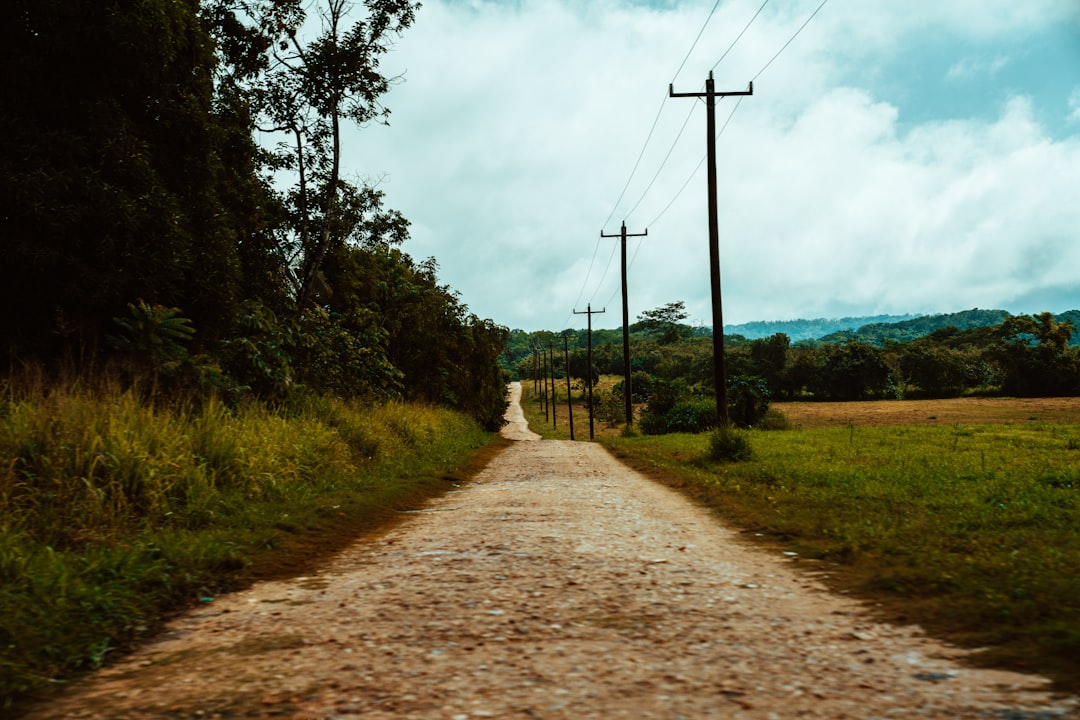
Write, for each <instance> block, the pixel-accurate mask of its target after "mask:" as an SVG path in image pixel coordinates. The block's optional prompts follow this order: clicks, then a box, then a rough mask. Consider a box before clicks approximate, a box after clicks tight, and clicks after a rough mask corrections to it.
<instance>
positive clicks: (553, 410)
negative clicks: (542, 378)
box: [548, 343, 559, 427]
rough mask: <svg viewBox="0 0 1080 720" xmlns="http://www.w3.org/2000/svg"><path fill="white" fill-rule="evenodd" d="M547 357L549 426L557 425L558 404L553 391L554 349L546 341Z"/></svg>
mask: <svg viewBox="0 0 1080 720" xmlns="http://www.w3.org/2000/svg"><path fill="white" fill-rule="evenodd" d="M548 359H549V362H548V368H549V369H550V370H551V427H558V426H559V423H558V421H557V420H556V418H557V417H558V410H557V407H558V406H557V405H556V404H555V403H556V400H557V397H558V396H557V395H556V392H555V350H554V349H553V348H552V347H551V343H548Z"/></svg>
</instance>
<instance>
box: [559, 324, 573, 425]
mask: <svg viewBox="0 0 1080 720" xmlns="http://www.w3.org/2000/svg"><path fill="white" fill-rule="evenodd" d="M562 349H563V364H564V365H565V366H566V414H567V417H568V419H569V422H570V439H571V440H573V439H574V394H573V392H572V391H571V389H570V336H569V335H566V334H563V336H562Z"/></svg>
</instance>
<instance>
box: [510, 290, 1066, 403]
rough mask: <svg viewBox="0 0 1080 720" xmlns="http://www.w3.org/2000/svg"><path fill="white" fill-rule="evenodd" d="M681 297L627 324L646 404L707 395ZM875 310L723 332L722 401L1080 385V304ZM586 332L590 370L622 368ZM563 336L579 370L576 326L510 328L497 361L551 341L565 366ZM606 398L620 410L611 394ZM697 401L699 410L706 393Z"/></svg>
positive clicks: (606, 344) (530, 365)
mask: <svg viewBox="0 0 1080 720" xmlns="http://www.w3.org/2000/svg"><path fill="white" fill-rule="evenodd" d="M682 307H683V305H682V303H679V302H676V303H670V304H669V305H666V306H664V307H661V308H657V309H655V310H650V311H647V312H645V313H642V315H641V316H640V317H639V318H638V322H636V323H632V324H631V326H630V347H631V351H630V356H631V369H632V371H633V377H632V381H631V390H632V393H633V395H634V400H635V402H638V403H643V404H645V406H646V413H649V412H655V411H657V410H658V409H659V410H661V411H664V412H666V411H668V410H670V409H671V408H672V407H673V406H674V405H675V404H678V403H681V402H691V401H694V400H695V399H697V400H699V401H700V400H702V399H703V398H706V397H710V396H711V395H712V392H713V391H712V385H713V376H712V362H713V357H712V339H711V335H710V334H709V332H708V330H707V329H704V330H703V329H702V328H694V327H691V326H689V325H685V324H683V323H682V322H681V320H682V319H684V318H685V312H683V310H682ZM850 320H852V319H849V321H850ZM874 320H875V322H871V323H866V324H862V325H859V326H858V327H857V328H856V329H852V330H846V331H843V332H837V331H835V330H830V331H829V332H828V333H827V334H825V335H824V336H822V337H818V338H814V339H804V340H801V341H799V342H792V341H791V339H790V338H789V337H788V335H787V334H785V333H783V332H776V333H774V334H772V335H769V336H766V337H760V338H753V339H750V338H747V337H745V336H743V335H739V334H728V333H725V336H724V346H725V349H726V352H725V356H726V362H727V372H728V383H729V387H728V396H729V404H730V405H732V410H733V411H737V410H740V408H738V407H737V405H738V404H739V403H740V402H744V403H750V404H751V405H754V406H756V408H757V411H756V412H754V411H750V414H749V415H746V414H745V413H744V414H742V415H740V413H739V412H735V414H734V416H735V417H748V418H750V419H751V420H757V419H760V415H761V413H762V412H763V411H764V410H765V409H766V408H767V407H768V402H769V401H771V400H864V399H888V398H919V397H954V396H961V395H970V394H984V395H1010V396H1073V395H1080V348H1078V347H1077V345H1076V341H1077V333H1076V328H1077V325H1078V324H1080V311H1076V310H1072V311H1069V312H1066V313H1062V314H1060V315H1056V316H1055V315H1053V314H1051V313H1040V314H1037V315H1010V314H1009V313H1007V312H1005V311H1002V310H979V309H974V310H968V311H965V312H960V313H952V314H943V315H933V316H926V317H917V318H906V319H903V320H900V321H897V322H892V323H884V322H879V321H877V320H878V319H874ZM811 326H817V327H819V328H821V329H826V328H828V327H829V326H828V324H826V323H821V322H817V321H810V322H809V324H808V325H807V326H806V327H811ZM592 335H593V337H592V343H593V368H592V376H593V377H594V378H595V377H599V376H600V375H622V374H623V373H624V366H623V355H622V330H621V329H616V330H594V331H593V334H592ZM564 336H565V337H567V339H568V347H569V353H568V356H569V365H570V375H571V376H572V377H574V378H585V377H587V376H588V361H587V349H586V345H587V342H588V338H587V334H586V332H585V331H584V330H568V331H565V332H564V333H559V334H556V333H551V332H539V333H526V332H524V331H522V330H513V331H511V333H510V337H509V339H508V341H507V352H506V353H505V354H504V356H503V359H502V360H503V363H504V365H505V367H506V368H507V370H508V371H509V372H513V373H516V374H517V375H518V376H520V377H525V378H528V377H532V376H533V373H534V372H535V360H536V357H537V355H536V352H535V350H536V348H537V347H539V348H541V349H544V348H547V347H549V346H550V347H554V348H556V349H557V350H556V352H555V353H554V356H555V357H554V365H555V367H556V373H557V374H558V375H559V376H561V377H565V375H563V374H562V373H564V372H565V371H564V369H563V366H564V364H565V362H564V360H563V350H562V348H563V337H564ZM541 355H542V353H541ZM619 392H621V384H620V385H617V386H616V393H619ZM740 398H741V400H740ZM606 401H607V399H606V398H605V397H604V394H603V393H601V394H600V400H599V401H598V407H597V408H596V410H597V412H600V413H603V411H604V408H603V407H601V406H600V404H601V403H604V402H606ZM611 405H612V406H613V407H614V408H615V412H614V417H618V407H619V403H618V402H614V403H611ZM744 409H745V408H744ZM686 412H690V410H689V409H686ZM696 412H698V413H699V414H700V413H707V412H708V403H707V402H706V403H704V406H703V409H702V408H699V409H698V410H697V411H696ZM714 414H715V413H714ZM706 422H715V418H712V417H711V416H710V417H709V418H708V419H707V420H706Z"/></svg>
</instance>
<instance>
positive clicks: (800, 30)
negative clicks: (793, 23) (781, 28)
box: [750, 0, 829, 82]
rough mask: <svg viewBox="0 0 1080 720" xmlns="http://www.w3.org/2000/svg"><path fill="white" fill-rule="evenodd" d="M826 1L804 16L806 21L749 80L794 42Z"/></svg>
mask: <svg viewBox="0 0 1080 720" xmlns="http://www.w3.org/2000/svg"><path fill="white" fill-rule="evenodd" d="M827 2H829V0H821V4H820V5H818V6H817V10H814V12H812V13H810V17H808V18H806V22H804V23H803V24H802V25H800V26H799V29H798V30H796V31H795V34H794V35H792V36H791V39H789V40H788V41H787V42H786V43H784V47H782V48H780V49H779V50H777V51H776V54H775V55H773V56H772V59H770V60H769V62H767V63H765V67H763V68H761V69H760V70H758V73H757V75H755V76H754V77H753V78H751V80H750V82H753V81H754V80H757V79H758V78H759V77H761V73H763V72H765V71H766V70H767V69H768V68H769V66H770V65H772V64H773V60H776V58H778V57H780V53H782V52H784V51H785V50H787V47H788V45H790V44H791V43H792V42H794V41H795V38H797V37H799V33H801V32H802V31H803V28H805V27H806V26H807V25H809V24H810V21H811V20H813V19H814V16H815V15H817V14H818V12H820V11H821V8H823V7H825V3H827Z"/></svg>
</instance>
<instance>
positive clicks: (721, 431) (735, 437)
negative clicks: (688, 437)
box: [708, 425, 754, 462]
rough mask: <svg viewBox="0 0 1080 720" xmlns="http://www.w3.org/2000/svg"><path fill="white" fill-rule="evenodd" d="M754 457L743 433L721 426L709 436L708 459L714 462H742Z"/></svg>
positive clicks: (733, 428) (732, 427)
mask: <svg viewBox="0 0 1080 720" xmlns="http://www.w3.org/2000/svg"><path fill="white" fill-rule="evenodd" d="M753 456H754V453H753V450H752V449H751V448H750V441H749V440H748V439H747V435H746V433H745V432H743V431H740V430H737V429H736V428H735V427H734V426H732V425H721V426H720V427H718V428H717V429H716V430H714V431H713V432H712V434H711V435H710V436H709V455H708V457H709V459H710V460H713V461H715V462H743V461H745V460H749V459H750V458H752V457H753Z"/></svg>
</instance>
